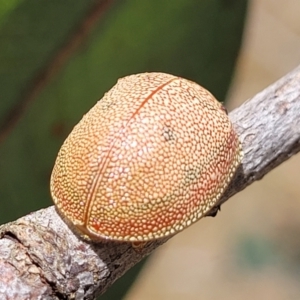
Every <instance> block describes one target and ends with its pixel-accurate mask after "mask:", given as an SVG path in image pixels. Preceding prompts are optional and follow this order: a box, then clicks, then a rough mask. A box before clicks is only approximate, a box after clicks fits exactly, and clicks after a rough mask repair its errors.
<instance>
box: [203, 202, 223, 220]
mask: <svg viewBox="0 0 300 300" xmlns="http://www.w3.org/2000/svg"><path fill="white" fill-rule="evenodd" d="M218 211H221V205H217V206H215V207H213V208H212V209H211V210H210V211H209V213H208V214H207V215H206V216H207V217H215V216H216V215H217V214H218Z"/></svg>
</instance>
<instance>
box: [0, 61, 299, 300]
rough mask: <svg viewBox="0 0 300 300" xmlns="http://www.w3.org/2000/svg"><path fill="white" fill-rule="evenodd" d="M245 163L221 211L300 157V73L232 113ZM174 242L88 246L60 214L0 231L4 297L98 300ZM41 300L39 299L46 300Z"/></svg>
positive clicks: (45, 213) (41, 214)
mask: <svg viewBox="0 0 300 300" xmlns="http://www.w3.org/2000/svg"><path fill="white" fill-rule="evenodd" d="M230 118H231V120H232V121H233V123H234V126H235V128H236V131H237V132H238V134H239V137H240V140H241V142H242V145H243V151H244V158H243V162H242V166H241V167H240V168H239V170H238V172H237V174H236V176H235V178H234V179H233V181H232V182H231V184H230V186H229V188H228V189H227V190H226V192H225V194H224V195H223V197H222V199H221V201H220V203H224V202H225V201H226V200H227V199H228V198H229V197H231V196H232V195H234V194H236V193H237V192H239V191H241V190H243V189H244V188H246V187H247V186H248V185H250V184H251V183H252V182H254V181H255V180H259V179H261V178H262V177H263V176H264V175H265V174H267V173H268V172H270V171H271V170H272V169H274V168H275V167H276V166H278V165H279V164H281V163H282V162H284V161H285V160H287V159H288V158H290V157H291V156H292V155H294V154H296V153H297V152H299V150H300V66H299V67H298V68H296V69H295V70H294V71H292V72H291V73H289V74H287V75H286V76H284V77H283V78H282V79H280V80H279V81H277V82H276V83H274V84H273V85H271V86H270V87H268V88H267V89H265V90H264V91H262V92H261V93H259V94H257V95H256V96H255V97H254V98H252V99H250V100H249V101H247V102H245V103H244V104H243V105H242V106H240V107H239V108H238V109H236V110H234V111H233V112H232V113H230ZM167 240H168V239H162V240H157V241H153V242H150V243H147V244H146V245H145V247H144V248H142V249H141V250H140V251H138V252H137V251H136V250H135V249H134V248H132V246H131V244H129V243H116V242H106V243H98V244H93V243H88V242H86V241H83V240H82V239H80V238H78V237H77V236H75V235H74V234H73V233H72V232H71V231H70V229H69V228H68V227H67V226H66V225H65V223H64V222H63V221H62V220H61V218H60V217H59V216H58V215H57V213H56V211H55V209H54V207H49V208H46V209H42V210H40V211H37V212H34V213H32V214H30V215H27V216H25V217H23V218H20V219H19V220H17V221H15V222H11V223H8V224H5V225H3V226H1V227H0V274H1V276H0V295H1V298H3V297H4V298H5V299H14V300H17V299H83V297H85V298H84V299H94V297H95V296H96V295H99V294H102V293H104V292H105V290H106V289H107V288H108V287H109V286H110V285H112V284H113V282H114V281H115V280H116V279H117V278H119V277H120V276H122V275H123V274H124V273H125V272H126V271H127V270H128V269H129V268H131V267H132V266H133V265H134V264H136V263H137V262H138V261H140V260H141V259H142V258H143V257H144V256H146V255H148V254H150V253H151V252H152V251H154V249H155V248H157V247H158V246H159V245H161V244H163V243H164V242H166V241H167ZM39 297H40V298H39Z"/></svg>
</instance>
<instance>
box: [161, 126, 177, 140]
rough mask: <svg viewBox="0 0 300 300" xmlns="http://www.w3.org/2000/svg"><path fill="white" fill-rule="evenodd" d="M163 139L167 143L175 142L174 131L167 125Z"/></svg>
mask: <svg viewBox="0 0 300 300" xmlns="http://www.w3.org/2000/svg"><path fill="white" fill-rule="evenodd" d="M163 137H164V138H165V141H166V142H169V141H172V140H175V135H174V131H173V130H172V128H171V127H169V126H167V125H165V126H164V128H163Z"/></svg>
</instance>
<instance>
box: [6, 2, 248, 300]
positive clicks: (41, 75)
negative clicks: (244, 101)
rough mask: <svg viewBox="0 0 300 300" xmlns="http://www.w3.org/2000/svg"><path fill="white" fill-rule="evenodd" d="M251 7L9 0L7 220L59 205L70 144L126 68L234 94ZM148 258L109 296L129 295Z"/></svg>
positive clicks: (129, 71) (220, 96)
mask: <svg viewBox="0 0 300 300" xmlns="http://www.w3.org/2000/svg"><path fill="white" fill-rule="evenodd" d="M246 10H247V1H243V0H202V1H199V0H198V1H197V0H172V1H167V0H152V1H138V0H127V1H125V0H120V1H108V0H107V1H95V0H76V1H74V0H64V1H61V0H51V1H41V0H14V1H12V0H11V1H6V0H0V141H1V143H0V199H1V200H0V223H5V222H8V221H11V220H14V219H16V218H18V217H20V216H22V215H24V214H27V213H29V212H31V211H35V210H38V209H40V208H42V207H47V206H49V205H52V203H51V199H50V195H49V176H50V174H51V170H52V166H53V163H54V160H55V157H56V154H57V152H58V149H59V147H60V145H61V144H62V142H63V140H64V139H65V137H66V136H67V134H68V133H69V132H70V131H71V129H72V127H73V126H74V125H75V124H76V123H77V122H78V121H79V120H80V118H81V117H82V115H83V114H84V113H85V112H87V110H88V109H89V108H90V107H91V106H93V105H94V104H95V103H96V101H97V100H98V99H100V98H101V97H102V95H103V94H104V92H105V91H107V90H108V89H109V88H110V87H111V86H112V85H114V84H115V83H116V81H117V79H118V78H119V77H122V76H125V75H128V74H132V73H139V72H147V71H162V72H167V73H172V74H175V75H179V76H182V77H186V78H189V79H191V80H193V81H196V82H198V83H200V84H201V85H203V86H204V87H206V88H207V89H209V90H210V91H211V92H212V93H213V94H214V95H215V96H216V97H217V98H218V99H219V100H220V101H224V99H225V96H226V92H227V90H228V87H229V84H230V82H231V79H232V75H233V71H234V66H235V62H236V59H237V57H238V53H239V49H240V45H241V40H242V33H243V26H244V22H245V16H246ZM247 249H248V248H247ZM141 267H142V264H140V265H139V266H137V267H135V268H134V269H132V270H130V272H128V274H127V275H126V276H124V278H122V279H121V280H119V281H118V282H117V284H116V285H114V286H113V287H112V288H111V289H110V291H109V292H108V293H107V294H105V295H104V296H102V297H101V299H122V297H123V295H124V294H125V293H126V290H127V289H128V288H129V287H130V285H131V283H132V282H133V280H134V278H135V277H136V276H137V274H138V271H139V269H140V268H141Z"/></svg>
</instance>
